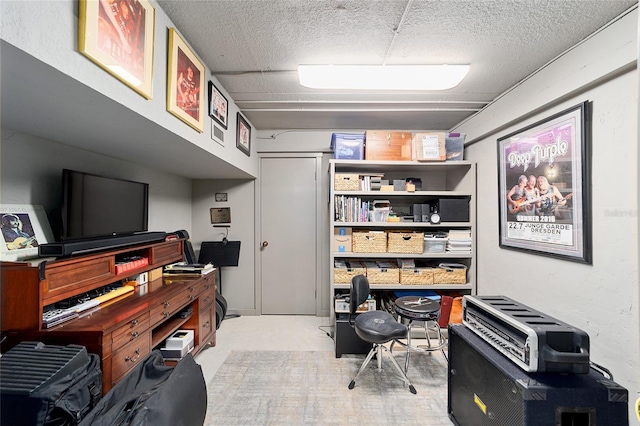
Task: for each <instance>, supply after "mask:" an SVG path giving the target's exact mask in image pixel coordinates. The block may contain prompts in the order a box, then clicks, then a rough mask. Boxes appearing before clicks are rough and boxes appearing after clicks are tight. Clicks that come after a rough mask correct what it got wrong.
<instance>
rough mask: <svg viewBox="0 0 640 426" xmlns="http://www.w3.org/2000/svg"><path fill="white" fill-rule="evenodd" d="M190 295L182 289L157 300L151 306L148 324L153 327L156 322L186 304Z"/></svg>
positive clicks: (166, 317)
mask: <svg viewBox="0 0 640 426" xmlns="http://www.w3.org/2000/svg"><path fill="white" fill-rule="evenodd" d="M192 297H194V296H193V295H191V294H190V293H189V292H186V291H183V292H180V293H179V294H173V295H171V296H168V297H167V298H165V299H164V300H161V301H158V302H157V304H156V305H155V306H154V307H152V308H151V316H150V318H149V323H150V326H151V327H153V326H154V325H156V324H157V323H159V322H161V321H164V320H166V319H168V318H169V317H170V316H171V315H173V314H174V313H176V312H178V310H179V309H180V308H182V307H183V306H184V305H186V304H187V303H188V302H189V300H190V299H191V298H192Z"/></svg>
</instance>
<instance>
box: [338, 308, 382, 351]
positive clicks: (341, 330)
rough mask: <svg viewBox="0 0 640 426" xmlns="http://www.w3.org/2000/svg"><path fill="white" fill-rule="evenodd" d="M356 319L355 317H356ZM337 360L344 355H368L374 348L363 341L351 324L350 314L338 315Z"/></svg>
mask: <svg viewBox="0 0 640 426" xmlns="http://www.w3.org/2000/svg"><path fill="white" fill-rule="evenodd" d="M354 318H355V317H354ZM335 330H336V331H335V336H333V337H334V341H335V349H336V358H340V357H341V356H342V355H343V354H365V355H366V354H368V353H369V351H370V350H371V347H372V346H373V345H372V344H371V343H367V342H365V341H364V340H362V339H361V338H360V337H359V336H358V335H357V334H356V332H355V330H354V329H353V327H351V324H349V314H336V328H335Z"/></svg>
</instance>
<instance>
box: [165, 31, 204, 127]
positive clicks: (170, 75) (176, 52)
mask: <svg viewBox="0 0 640 426" xmlns="http://www.w3.org/2000/svg"><path fill="white" fill-rule="evenodd" d="M204 73H205V69H204V65H203V64H202V62H200V60H199V59H198V57H197V56H196V55H195V54H194V53H193V52H192V51H191V49H189V46H187V43H185V42H184V40H182V38H181V37H180V35H179V34H178V33H177V32H176V30H175V29H174V28H169V60H168V72H167V110H168V111H169V112H170V113H171V114H173V115H175V116H176V117H178V118H179V119H181V120H182V121H184V122H185V123H187V124H188V125H190V126H191V127H193V128H194V129H196V130H197V131H199V132H200V133H203V132H204V81H205V78H204Z"/></svg>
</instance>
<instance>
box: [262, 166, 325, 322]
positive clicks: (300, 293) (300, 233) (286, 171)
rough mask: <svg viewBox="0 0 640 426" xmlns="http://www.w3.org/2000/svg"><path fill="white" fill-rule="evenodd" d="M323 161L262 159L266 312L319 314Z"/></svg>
mask: <svg viewBox="0 0 640 426" xmlns="http://www.w3.org/2000/svg"><path fill="white" fill-rule="evenodd" d="M317 161H320V160H319V159H318V158H316V157H285V158H283V157H277V158H272V157H263V158H261V166H260V211H261V217H260V222H261V223H260V232H261V239H260V243H261V248H260V253H261V255H260V258H261V259H260V263H261V281H262V289H261V290H262V291H261V293H262V313H263V314H280V315H291V314H299V315H315V314H316V288H317V287H316V284H317V280H318V273H317V271H316V268H317V264H318V263H317V258H318V253H317V238H318V237H317V216H318V206H317V202H318V201H317V189H316V188H317V186H316V164H317Z"/></svg>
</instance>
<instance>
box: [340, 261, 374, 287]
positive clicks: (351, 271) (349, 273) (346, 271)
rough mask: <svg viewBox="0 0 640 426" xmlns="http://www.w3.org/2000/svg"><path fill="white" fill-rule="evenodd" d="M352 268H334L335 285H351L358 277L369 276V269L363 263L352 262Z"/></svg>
mask: <svg viewBox="0 0 640 426" xmlns="http://www.w3.org/2000/svg"><path fill="white" fill-rule="evenodd" d="M354 265H358V266H354ZM351 266H352V267H351V268H333V283H334V284H349V283H351V279H352V278H353V277H355V276H356V275H364V276H366V275H367V268H365V267H364V265H363V264H362V263H359V262H351Z"/></svg>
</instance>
